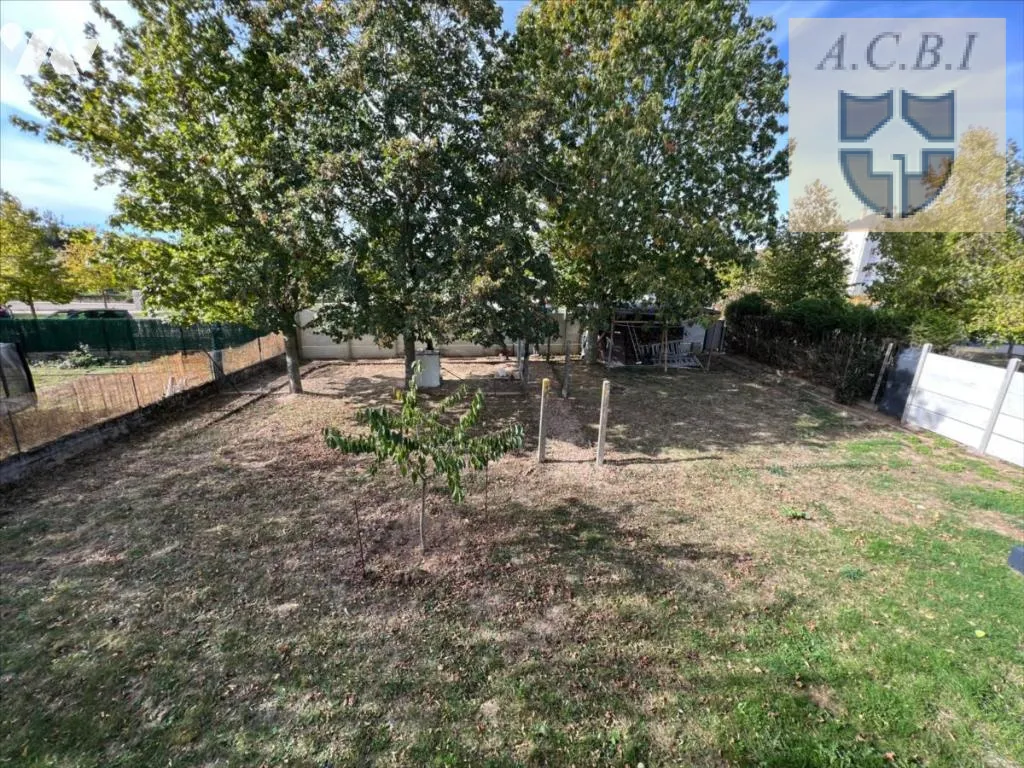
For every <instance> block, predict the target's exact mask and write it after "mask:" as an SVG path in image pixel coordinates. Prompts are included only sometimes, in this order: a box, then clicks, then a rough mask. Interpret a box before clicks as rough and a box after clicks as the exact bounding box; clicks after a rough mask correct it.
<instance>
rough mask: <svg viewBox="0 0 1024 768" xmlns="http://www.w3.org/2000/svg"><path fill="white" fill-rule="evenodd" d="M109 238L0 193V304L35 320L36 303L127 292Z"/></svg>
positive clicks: (59, 301) (104, 297)
mask: <svg viewBox="0 0 1024 768" xmlns="http://www.w3.org/2000/svg"><path fill="white" fill-rule="evenodd" d="M110 244H111V241H110V239H109V238H104V237H103V236H102V235H101V234H100V233H98V232H97V231H96V230H95V229H93V228H90V227H66V226H64V225H62V224H61V222H60V221H59V220H58V219H57V218H56V217H55V216H54V215H53V214H50V213H43V214H40V213H39V212H38V211H36V210H34V209H32V208H26V207H25V206H23V205H22V204H21V201H20V200H18V198H16V197H14V196H13V195H11V194H9V193H7V192H3V191H0V304H6V303H7V302H8V301H12V300H18V301H22V302H24V303H25V304H27V305H28V307H29V309H30V310H31V312H32V316H33V317H35V316H36V302H39V301H51V302H57V303H63V302H66V301H70V300H71V299H72V298H74V297H75V296H82V295H90V296H100V297H102V298H103V300H104V303H106V299H107V296H108V294H109V293H110V292H111V291H117V290H122V289H125V288H127V287H128V285H129V283H128V282H127V281H126V279H125V276H124V274H123V273H122V272H121V271H120V270H119V269H118V268H117V266H116V264H115V261H114V257H113V255H112V250H111V247H110Z"/></svg>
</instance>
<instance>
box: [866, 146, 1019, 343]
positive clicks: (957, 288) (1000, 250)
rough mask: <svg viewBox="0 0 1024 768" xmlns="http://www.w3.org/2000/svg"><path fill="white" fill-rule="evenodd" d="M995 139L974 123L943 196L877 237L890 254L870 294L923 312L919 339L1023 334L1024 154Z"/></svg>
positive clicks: (915, 314)
mask: <svg viewBox="0 0 1024 768" xmlns="http://www.w3.org/2000/svg"><path fill="white" fill-rule="evenodd" d="M995 141H996V138H995V136H994V135H992V134H991V133H989V132H988V131H985V130H981V129H970V130H968V131H966V132H965V134H964V136H963V137H961V140H960V144H959V147H958V152H957V158H956V161H955V163H954V166H953V168H952V169H946V173H945V175H942V176H941V177H940V178H937V179H935V180H934V183H936V184H939V185H941V186H942V187H943V192H942V194H941V195H940V196H939V197H938V198H937V199H936V201H935V202H934V203H933V204H932V205H931V206H929V208H927V209H925V210H924V211H922V212H921V213H919V214H917V215H916V216H914V217H913V218H912V219H904V220H896V221H891V222H889V223H888V224H887V226H886V227H885V229H884V231H881V232H877V233H874V234H873V235H872V238H873V239H874V240H875V242H876V243H877V245H878V249H879V252H880V254H881V257H882V258H881V260H880V261H879V263H878V265H877V266H876V268H875V270H876V275H877V277H878V280H877V281H876V282H874V283H873V284H872V285H871V286H870V288H869V295H870V296H871V298H872V299H874V300H875V301H877V302H879V303H880V304H881V305H883V306H886V307H890V308H894V309H898V310H901V311H903V312H904V313H906V314H908V315H909V316H911V317H912V318H915V319H916V327H917V329H918V330H917V332H916V333H915V337H916V338H917V340H919V341H932V342H945V343H949V342H950V341H956V340H959V338H961V337H962V336H963V335H965V334H967V333H971V334H974V335H976V336H978V337H984V338H988V339H999V340H1004V341H1009V342H1011V343H1020V342H1022V341H1024V277H1022V275H1024V159H1022V157H1021V152H1020V148H1019V147H1017V145H1016V144H1014V143H1013V142H1010V143H1009V144H1008V146H1007V148H1006V150H1005V154H1004V153H1003V151H1001V150H1000V149H998V148H997V147H996V144H995ZM950 171H952V172H951V173H950ZM951 227H953V228H954V229H955V228H956V227H963V228H979V227H980V228H982V229H991V230H996V229H997V228H1000V227H1001V228H1002V231H966V232H965V231H949V229H950V228H951ZM929 229H933V230H937V231H928V230H929ZM933 335H934V336H935V338H932V336H933ZM939 337H943V338H939Z"/></svg>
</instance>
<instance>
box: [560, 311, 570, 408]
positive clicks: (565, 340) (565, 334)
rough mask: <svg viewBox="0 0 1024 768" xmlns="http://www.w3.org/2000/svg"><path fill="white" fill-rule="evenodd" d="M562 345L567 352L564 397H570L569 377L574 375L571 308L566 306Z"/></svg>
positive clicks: (563, 383) (563, 382)
mask: <svg viewBox="0 0 1024 768" xmlns="http://www.w3.org/2000/svg"><path fill="white" fill-rule="evenodd" d="M562 346H563V347H564V349H563V350H562V351H563V352H565V379H564V380H563V381H562V397H569V377H570V376H571V375H572V358H570V357H569V308H568V307H566V308H565V317H564V318H563V322H562Z"/></svg>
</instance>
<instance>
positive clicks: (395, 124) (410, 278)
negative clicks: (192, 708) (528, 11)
mask: <svg viewBox="0 0 1024 768" xmlns="http://www.w3.org/2000/svg"><path fill="white" fill-rule="evenodd" d="M347 10H348V12H349V14H350V32H349V33H348V34H347V35H346V36H345V37H344V38H343V39H340V38H335V39H334V40H333V47H331V43H330V42H329V43H328V48H327V50H329V51H331V53H330V55H328V56H326V57H325V60H326V62H328V63H327V64H325V65H324V66H323V67H322V68H321V69H319V70H318V75H319V76H321V84H322V85H321V87H323V88H325V89H328V90H329V91H330V92H331V93H333V94H335V96H334V98H338V94H343V95H342V96H341V97H340V98H341V99H342V100H343V101H344V102H345V103H346V104H348V105H350V110H351V112H350V114H349V115H347V116H346V117H345V118H341V119H338V120H336V121H334V122H332V123H331V124H330V125H329V126H327V127H325V128H324V129H323V130H322V131H321V136H320V138H321V140H322V145H323V150H324V152H325V157H326V158H327V167H328V169H329V170H328V172H329V173H330V174H331V175H332V177H333V178H335V179H336V180H337V184H336V187H335V189H336V191H337V195H338V198H337V206H338V208H339V209H340V210H343V211H344V223H345V226H344V227H343V230H342V231H341V232H340V233H339V234H340V242H339V250H340V251H342V252H343V253H344V258H343V259H342V260H341V262H340V263H339V264H338V265H337V267H336V269H335V272H334V281H333V285H332V287H331V290H329V291H328V292H327V294H326V296H325V301H324V304H323V306H321V307H320V309H319V317H318V324H319V325H320V327H322V328H323V329H325V330H326V331H328V332H329V333H330V334H331V335H333V336H334V337H336V338H344V337H346V336H350V335H354V334H363V333H369V334H372V335H373V336H375V337H376V338H377V339H378V341H380V342H382V343H385V344H390V343H392V342H393V341H395V340H396V339H397V338H398V337H402V339H403V343H404V347H405V357H406V366H407V370H406V376H407V379H408V377H409V376H411V366H412V363H413V361H414V359H415V343H416V341H417V340H426V341H429V342H436V341H446V340H450V339H452V338H454V337H456V336H459V335H468V336H470V337H471V338H473V339H474V340H477V341H481V342H485V343H486V342H493V341H496V340H500V338H501V337H503V336H504V335H505V334H506V333H512V334H515V335H517V336H522V335H524V334H527V333H528V332H529V330H530V329H531V328H534V327H537V326H538V325H539V318H540V317H542V312H541V310H542V309H543V307H542V298H543V296H544V292H545V290H550V282H551V274H550V268H549V266H548V262H547V259H546V258H545V257H544V256H543V255H542V254H539V253H537V252H536V251H535V250H534V248H533V230H534V229H535V228H536V214H535V212H534V211H533V210H532V208H531V205H530V198H529V196H528V195H527V194H526V192H525V191H524V189H523V187H522V185H521V184H520V183H519V179H518V178H517V176H516V173H515V167H514V165H513V164H510V163H508V162H506V160H507V157H508V154H507V148H506V146H505V145H503V143H502V142H501V136H502V134H501V120H500V118H498V117H497V116H496V115H495V114H494V113H495V111H496V110H500V108H501V101H500V96H501V91H500V88H499V84H498V79H497V77H496V74H495V71H494V68H495V66H496V65H497V62H498V61H499V59H500V58H501V57H502V55H503V44H502V43H503V41H502V38H501V36H500V35H499V32H498V29H499V25H500V21H501V15H500V10H499V9H498V7H497V6H496V5H495V4H494V3H493V2H492V1H491V0H462V1H460V2H450V1H435V0H431V1H430V2H426V1H425V2H417V3H396V4H387V3H377V2H369V1H368V0H356V2H353V3H350V4H348V7H347Z"/></svg>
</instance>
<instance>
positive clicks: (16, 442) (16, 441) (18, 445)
mask: <svg viewBox="0 0 1024 768" xmlns="http://www.w3.org/2000/svg"><path fill="white" fill-rule="evenodd" d="M7 420H8V421H10V422H11V436H12V437H13V438H14V450H15V451H16V452H17V453H21V441H20V440H19V439H18V428H17V427H15V426H14V414H13V413H11V412H10V411H8V412H7Z"/></svg>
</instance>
